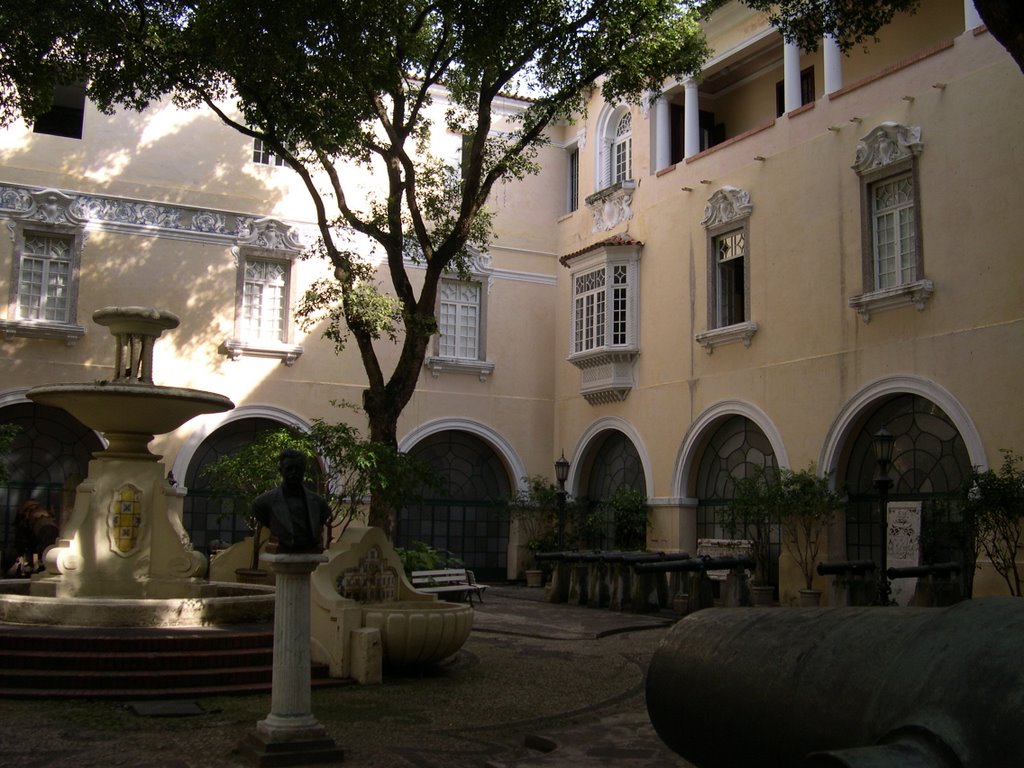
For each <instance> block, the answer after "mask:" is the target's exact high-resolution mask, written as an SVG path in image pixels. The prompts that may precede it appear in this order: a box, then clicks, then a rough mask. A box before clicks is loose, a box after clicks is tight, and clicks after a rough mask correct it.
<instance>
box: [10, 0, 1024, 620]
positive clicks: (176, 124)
mask: <svg viewBox="0 0 1024 768" xmlns="http://www.w3.org/2000/svg"><path fill="white" fill-rule="evenodd" d="M707 34H708V38H709V41H710V42H711V45H712V48H713V49H714V53H713V55H712V58H711V59H710V61H709V62H708V63H707V65H706V67H705V69H704V72H703V73H702V76H701V77H700V78H694V79H692V80H687V81H685V82H674V81H673V82H668V83H665V85H664V88H663V91H662V92H661V93H658V94H651V99H649V100H645V101H644V103H643V104H642V105H628V104H606V103H604V102H603V101H602V100H601V97H600V91H599V90H595V92H594V94H593V96H592V98H591V100H590V103H589V105H588V109H587V112H586V114H585V115H581V116H580V118H579V119H578V120H577V121H575V122H574V123H573V124H566V125H559V126H555V127H553V128H552V131H551V143H550V145H549V146H548V147H546V148H545V149H544V150H542V152H541V155H540V158H539V159H540V164H541V168H542V170H541V172H540V174H539V175H538V176H535V177H531V178H529V179H527V180H525V181H523V182H520V183H515V184H507V185H504V186H502V187H501V188H500V189H499V190H498V191H497V192H496V193H495V195H494V198H493V200H492V205H493V207H494V209H495V211H496V214H497V215H496V232H497V235H498V237H497V238H496V240H495V242H494V244H493V246H492V247H491V248H490V249H489V251H488V252H487V253H484V254H479V256H478V257H477V258H476V259H475V260H474V264H473V268H472V272H473V279H472V280H471V281H469V282H461V281H458V280H456V279H454V278H453V279H452V280H451V281H450V282H449V283H447V284H446V285H445V286H444V287H443V289H442V296H441V299H440V302H439V307H438V313H439V323H440V327H441V329H442V333H441V334H440V336H439V338H438V339H437V341H436V345H435V347H434V350H433V352H432V354H431V355H430V356H429V358H428V360H427V363H426V365H425V367H424V370H423V372H422V375H421V381H420V386H419V388H418V390H417V393H416V395H415V396H414V399H413V401H412V402H411V403H410V405H409V407H408V408H407V410H406V411H405V413H404V415H403V417H402V421H401V424H400V427H399V433H400V435H401V437H400V447H401V448H402V449H403V450H407V451H410V452H412V453H414V454H417V455H419V456H421V457H422V458H425V459H427V460H428V461H430V462H431V463H432V464H433V465H434V466H436V467H438V468H439V469H441V470H442V471H443V474H444V476H445V478H446V480H447V483H448V489H447V493H445V494H439V496H438V498H435V499H427V500H424V501H423V502H422V503H421V504H419V505H417V506H416V507H415V508H413V509H410V510H406V511H405V512H404V513H403V515H402V518H401V519H400V521H399V528H398V533H397V535H398V541H399V543H408V542H411V541H414V540H423V541H428V542H430V543H433V544H435V545H437V546H443V547H445V548H448V549H450V550H452V551H453V552H455V553H456V554H458V555H459V556H460V557H462V559H463V560H464V561H465V562H466V563H467V564H468V565H471V566H474V567H475V568H476V569H477V571H478V576H480V575H481V574H483V575H484V577H485V578H487V577H489V578H502V577H515V576H516V575H517V573H518V571H519V561H520V559H519V557H518V552H517V550H518V544H519V542H518V541H517V539H516V532H515V530H514V526H513V527H511V528H510V526H509V523H508V520H507V519H506V518H505V517H503V513H502V512H501V509H500V503H499V502H500V500H501V499H503V498H506V497H507V496H509V495H510V494H511V493H512V492H514V490H515V489H516V488H517V487H519V486H520V485H521V483H522V481H523V478H524V477H526V476H529V475H535V474H542V475H546V476H549V477H550V476H551V475H552V468H551V465H552V461H553V459H554V458H555V457H557V456H559V455H560V454H561V453H562V452H564V454H565V456H566V458H568V459H569V461H570V465H571V468H570V472H569V479H568V483H567V490H568V491H569V492H570V493H571V494H572V495H573V496H574V497H576V498H578V499H587V500H590V501H595V500H600V499H604V498H607V497H608V496H609V495H611V494H612V493H613V492H614V491H615V490H616V489H618V488H620V487H623V486H626V487H632V488H635V489H636V490H638V491H641V492H642V493H643V494H645V495H646V497H647V498H648V501H649V503H650V505H651V508H652V514H651V518H652V525H651V528H650V530H649V533H648V546H649V547H651V548H656V549H682V550H687V551H690V552H694V551H696V548H697V541H698V539H701V538H715V537H718V536H721V535H722V529H721V525H720V523H719V520H718V517H717V515H716V508H717V507H720V506H721V505H722V504H723V503H725V502H727V501H728V499H729V498H730V495H731V493H732V489H733V484H734V482H735V480H736V479H737V478H740V477H743V476H745V474H747V473H748V472H749V471H750V470H752V469H753V468H755V467H764V466H767V467H792V468H794V469H799V468H804V467H806V466H808V465H810V464H814V465H815V467H816V469H817V471H819V472H827V473H829V476H830V477H831V478H832V479H833V481H834V483H835V485H836V487H837V488H839V489H841V490H842V491H843V493H844V494H846V495H847V497H848V503H847V505H846V507H845V510H844V513H843V514H842V515H841V516H840V519H839V520H838V521H837V522H836V523H835V524H834V525H833V526H832V527H831V529H830V531H829V539H828V555H827V556H828V558H830V559H833V560H845V559H863V558H873V557H877V555H878V553H879V551H880V546H881V533H880V530H879V522H880V513H879V504H878V501H879V499H878V495H877V490H876V489H875V486H874V470H875V465H874V460H873V458H872V451H871V441H872V437H873V435H875V434H876V433H877V432H878V430H879V429H881V428H883V427H884V428H885V429H887V430H888V431H889V432H891V433H892V434H893V435H894V436H895V437H896V443H895V446H896V447H895V455H894V462H893V469H892V472H891V477H892V479H893V481H894V486H893V489H892V492H891V499H892V500H893V501H894V503H898V504H901V505H903V506H904V507H905V508H906V509H908V510H910V513H911V516H912V517H913V520H914V521H916V522H914V525H916V526H917V530H918V534H917V535H919V538H920V541H921V546H922V547H923V548H924V549H923V552H922V553H921V556H922V557H924V558H925V559H928V560H935V559H936V558H939V559H944V558H945V559H948V557H952V556H954V555H955V553H954V552H952V551H950V543H949V541H948V540H947V539H946V538H944V536H943V535H941V532H942V531H943V530H944V521H945V520H946V517H948V514H949V509H950V500H951V498H952V497H953V495H954V494H955V493H956V492H957V490H958V489H959V488H960V486H961V485H962V482H963V479H964V478H965V477H966V475H967V473H968V472H969V471H970V469H971V467H972V466H980V467H983V468H987V467H989V466H997V465H998V464H999V461H1000V459H999V451H1000V450H1001V449H1004V448H1008V449H1016V450H1021V449H1022V442H1024V441H1022V438H1024V429H1022V426H1024V418H1022V416H1021V411H1020V408H1019V407H1015V403H1014V400H1013V397H1012V388H1013V384H1012V382H1013V381H1015V380H1016V379H1017V378H1019V377H1020V374H1021V372H1022V365H1021V360H1022V352H1024V312H1022V309H1024V281H1022V280H1021V269H1020V260H1019V256H1018V254H1017V253H1015V246H1014V243H1016V242H1018V241H1020V240H1021V239H1022V238H1021V237H1020V235H1021V234H1024V233H1022V232H1021V229H1022V228H1024V224H1022V223H1021V221H1020V219H1019V217H1017V216H1015V215H1014V211H1013V201H1014V200H1015V199H1016V195H1015V194H1014V192H1013V189H1014V188H1015V181H1016V178H1015V177H1016V175H1017V169H1019V168H1020V166H1021V157H1020V151H1021V150H1020V148H1019V146H1018V145H1019V142H1018V141H1017V139H1016V137H1017V135H1018V133H1019V128H1018V126H1019V123H1020V121H1021V119H1022V118H1024V78H1022V76H1021V74H1020V72H1019V70H1018V69H1017V67H1016V66H1015V65H1014V63H1013V61H1012V60H1011V59H1010V57H1009V56H1008V55H1007V54H1006V52H1005V51H1004V50H1003V49H1002V48H1001V47H1000V46H999V45H998V43H997V42H996V41H995V40H994V39H992V38H991V36H990V35H989V34H987V32H986V31H985V30H984V28H983V27H982V26H980V20H979V19H978V18H977V16H976V14H975V12H974V9H973V5H972V4H971V2H970V0H930V1H929V2H926V3H924V4H923V7H922V8H921V10H920V11H919V12H918V14H917V15H915V16H913V17H900V18H897V19H896V20H895V21H894V22H893V23H892V24H890V25H889V26H888V27H886V28H884V29H883V30H881V31H880V32H879V35H878V40H877V41H875V42H873V43H871V44H869V45H867V46H865V47H864V48H863V49H860V48H858V49H855V50H853V51H851V52H850V53H849V54H848V55H842V54H840V53H839V52H838V50H837V48H836V47H835V45H834V44H833V43H832V42H831V41H829V40H824V41H823V44H822V45H821V46H820V47H819V50H818V51H816V52H804V51H801V50H799V49H797V48H795V47H793V46H790V45H788V44H786V43H785V42H784V41H783V39H782V37H781V36H780V35H779V33H778V32H777V31H776V30H774V29H772V28H771V27H770V26H769V25H768V24H767V23H766V21H765V20H764V18H763V17H761V16H760V15H758V14H756V13H754V12H752V11H750V10H749V9H747V8H746V7H745V6H742V5H740V4H732V5H729V6H727V7H725V8H723V9H722V10H721V11H719V12H718V13H716V14H715V15H714V16H713V17H712V18H711V19H710V20H709V22H708V23H707ZM59 104H60V105H61V106H63V107H65V108H66V109H67V110H70V111H69V112H66V113H64V114H63V122H62V121H61V120H57V121H56V122H55V126H56V127H54V126H46V125H43V126H39V125H37V127H36V128H37V131H36V132H33V131H31V130H30V129H28V128H26V127H25V126H13V127H12V128H11V129H9V130H7V131H5V132H3V134H2V135H0V216H2V217H3V218H4V219H5V220H6V221H5V223H6V224H7V227H8V230H9V234H10V237H5V238H3V239H2V242H0V293H2V294H4V295H6V296H7V297H8V303H7V309H6V313H5V314H4V315H3V318H2V320H0V332H2V333H3V334H4V336H3V339H4V340H3V344H2V346H0V355H2V356H3V359H4V368H5V375H4V377H3V381H0V422H15V423H19V424H21V425H23V426H26V427H28V428H29V429H26V430H25V431H24V432H23V436H22V437H21V438H19V440H20V441H21V442H20V443H19V444H18V448H17V453H16V463H15V465H14V467H13V468H14V470H15V476H14V478H13V480H12V483H11V484H10V485H9V486H8V488H7V490H6V497H5V499H4V500H3V502H4V503H5V505H6V506H5V507H4V514H5V516H6V517H5V521H6V522H5V523H4V524H5V526H7V528H5V531H6V530H8V529H9V526H10V520H11V518H12V517H13V515H14V513H15V511H16V509H17V507H18V506H19V505H20V504H21V503H22V502H23V501H24V500H25V499H27V498H29V497H35V498H40V499H44V500H45V503H47V504H48V505H49V506H51V507H52V508H55V509H61V508H65V507H66V505H67V497H68V495H69V494H70V493H71V492H72V489H73V488H74V486H75V484H76V483H77V481H78V480H79V479H80V478H81V476H82V474H83V473H84V471H85V466H86V463H87V460H88V456H89V454H90V453H91V452H92V451H93V450H96V449H97V448H98V447H99V445H100V440H99V437H98V436H97V435H95V434H94V433H92V432H91V431H90V430H87V429H84V428H82V427H81V425H76V424H74V423H72V422H73V420H70V421H69V417H67V416H66V414H62V413H59V412H56V413H55V412H50V411H48V410H47V409H43V408H41V407H39V406H35V405H33V404H31V403H30V402H29V401H28V400H27V399H26V398H25V392H26V391H27V390H28V389H30V388H31V387H32V386H35V385H37V384H41V383H49V382H55V381H91V380H95V379H101V378H106V377H108V374H109V369H108V368H107V369H105V368H104V366H106V365H107V363H108V360H109V359H110V355H109V354H108V353H107V347H108V346H109V344H110V341H109V339H108V337H106V334H105V333H100V332H99V331H98V329H97V328H96V326H93V325H92V324H91V323H90V321H89V318H90V316H91V313H92V311H93V310H95V309H97V308H100V307H104V306H109V305H119V304H120V305H126V304H132V305H148V306H156V307H159V308H161V309H168V310H170V311H172V312H175V313H176V314H179V315H180V316H181V318H182V324H181V327H180V328H179V329H178V330H177V331H175V332H174V333H173V334H171V335H168V337H167V339H166V340H162V341H161V342H160V344H159V345H158V346H157V357H158V360H157V366H156V368H157V371H158V383H165V384H173V385H176V386H190V387H196V388H200V389H207V390H212V391H215V392H219V393H222V394H225V395H227V396H228V397H230V398H231V399H232V400H233V401H234V402H235V403H236V408H235V409H234V410H233V411H231V412H230V413H228V414H226V415H224V416H222V417H209V418H200V419H196V420H193V421H192V422H190V423H189V424H186V425H185V426H184V427H182V428H181V429H179V430H178V431H177V432H175V433H173V434H171V435H168V436H165V437H162V438H158V439H157V441H155V443H154V446H153V447H154V450H155V451H156V452H158V453H162V454H164V455H165V457H166V459H165V460H166V461H167V462H168V465H169V466H170V467H171V468H172V471H173V473H174V477H175V478H176V479H177V480H178V482H180V483H181V484H182V485H184V486H185V487H187V488H188V489H189V497H188V502H187V504H186V526H187V527H188V529H189V530H190V532H191V534H192V536H193V539H194V541H195V544H196V546H197V547H198V548H200V549H206V548H208V547H209V546H210V544H211V543H212V541H213V540H214V539H215V538H216V539H221V540H224V539H227V540H234V539H237V537H238V536H240V535H242V533H244V531H243V530H239V528H238V527H237V525H235V524H234V521H231V520H229V521H224V520H221V519H219V510H218V505H217V502H216V501H214V500H211V499H210V498H209V497H208V496H207V495H204V493H203V480H202V468H203V466H204V465H205V464H206V463H208V462H209V461H212V460H213V459H215V458H216V457H217V456H219V455H222V454H223V453H224V452H226V451H230V450H231V449H232V448H233V447H234V446H236V445H238V444H239V442H241V441H244V440H247V439H250V438H251V437H252V436H253V435H254V434H255V433H256V432H257V431H258V430H260V429H263V428H266V427H267V426H269V425H272V424H291V425H295V426H299V427H302V426H304V425H306V424H308V423H309V420H310V419H312V418H316V417H321V418H326V419H335V418H337V411H336V410H335V409H333V407H332V406H331V405H330V401H332V400H346V401H349V402H359V399H360V392H361V389H362V386H363V381H364V375H363V372H362V368H361V366H360V364H359V360H358V357H357V356H356V355H355V354H354V353H348V352H346V353H343V354H341V355H340V356H336V355H335V353H334V351H333V349H332V346H331V345H330V344H329V343H328V342H326V341H324V340H323V339H321V338H320V333H319V330H318V329H316V328H313V329H310V330H308V331H303V330H302V329H300V328H299V327H297V326H296V325H295V323H294V321H293V319H292V317H291V312H292V310H293V308H294V304H295V302H296V300H297V297H298V296H299V295H301V291H302V290H303V289H304V287H305V286H307V285H309V284H310V283H311V282H312V281H313V280H314V279H316V277H318V276H320V275H321V274H322V272H323V270H324V266H323V265H322V264H319V263H317V262H316V261H312V260H303V259H301V258H300V254H301V252H302V249H303V248H304V246H305V244H306V243H307V242H308V240H309V237H310V229H311V227H310V215H309V211H308V207H307V203H306V198H305V195H304V192H303V191H302V190H301V189H299V188H298V185H297V184H296V183H295V181H294V179H293V178H292V175H291V173H290V170H289V169H288V168H286V167H280V166H279V165H277V160H276V158H274V157H273V155H272V153H269V152H266V151H265V148H263V147H262V146H259V145H255V146H254V145H253V144H252V142H251V141H248V140H246V139H244V138H243V137H240V136H238V135H237V134H235V133H233V132H231V131H230V130H229V129H227V128H226V127H223V126H222V125H220V124H219V123H218V122H217V121H216V120H214V119H213V118H212V117H210V116H206V115H204V114H201V113H180V112H177V111H175V110H173V109H171V108H170V107H166V108H156V109H151V110H149V111H147V112H146V113H143V114H141V115H136V114H119V115H115V116H113V117H108V116H104V115H101V114H99V113H98V112H96V111H95V110H94V109H92V108H91V107H90V105H89V104H87V103H85V102H84V101H83V100H82V99H81V96H80V94H78V95H76V93H75V92H74V91H73V89H71V90H70V91H69V92H68V93H66V94H61V100H60V101H59ZM438 106H439V107H440V106H442V105H441V104H440V103H439V105H438ZM507 106H508V109H509V113H510V114H511V113H512V112H514V110H515V109H516V108H517V104H516V103H515V102H511V101H510V102H509V104H508V105H507ZM76 116H77V117H76ZM68 122H70V129H69V128H68V125H67V123H68ZM76 125H77V132H78V136H79V137H78V138H75V137H74V134H75V132H76V130H75V127H76ZM40 127H42V129H44V130H50V131H51V132H50V133H40V132H38V131H39V130H40ZM55 133H58V134H59V135H55ZM438 141H439V142H440V144H439V145H438V146H437V147H436V150H437V151H438V152H439V153H442V154H445V155H448V156H454V155H455V153H457V151H458V147H459V138H458V137H455V136H446V137H439V139H438ZM161 372H162V373H161ZM5 535H6V534H5ZM777 544H778V542H776V545H777ZM607 545H608V546H614V541H611V540H609V541H608V542H607ZM776 549H778V547H777V546H776ZM780 554H781V553H780ZM779 560H780V563H779V573H777V574H775V576H774V578H775V580H776V583H777V584H778V585H779V587H780V589H779V597H780V599H782V600H783V601H784V602H785V601H788V600H789V599H790V598H791V596H792V594H793V593H794V591H795V589H796V588H797V587H798V586H799V584H797V580H796V579H795V578H794V575H793V572H792V568H791V565H790V564H789V563H788V562H787V558H786V556H785V555H784V554H783V555H781V556H780V558H779ZM999 589H1000V585H999V582H998V579H997V578H995V577H994V576H993V575H992V573H991V572H990V571H989V570H988V569H984V570H983V571H982V572H981V573H979V576H978V581H977V586H976V593H981V592H996V591H999Z"/></svg>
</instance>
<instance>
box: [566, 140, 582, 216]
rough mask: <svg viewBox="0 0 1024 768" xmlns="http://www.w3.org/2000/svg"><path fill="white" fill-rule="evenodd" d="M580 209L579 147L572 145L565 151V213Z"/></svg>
mask: <svg viewBox="0 0 1024 768" xmlns="http://www.w3.org/2000/svg"><path fill="white" fill-rule="evenodd" d="M579 207H580V146H579V144H572V145H570V146H568V147H566V150H565V212H566V213H575V212H576V211H578V210H579Z"/></svg>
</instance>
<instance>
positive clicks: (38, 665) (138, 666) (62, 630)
mask: <svg viewBox="0 0 1024 768" xmlns="http://www.w3.org/2000/svg"><path fill="white" fill-rule="evenodd" d="M273 642H274V637H273V631H272V629H271V628H270V627H269V626H266V625H253V626H245V627H230V628H188V629H178V628H175V629H161V628H154V629H149V628H125V629H111V628H102V629H95V628H85V627H52V628H51V627H39V626H27V625H12V624H0V696H19V697H24V696H30V697H60V696H72V697H102V698H119V699H124V698H129V699H130V698H154V697H185V696H188V697H198V696H215V695H225V694H235V693H256V692H267V691H269V690H270V688H271V680H272V676H273ZM327 672H328V669H327V667H326V665H321V664H314V665H313V667H312V669H311V679H312V684H313V685H315V686H325V685H336V684H338V683H340V682H341V681H338V680H333V679H331V678H329V677H328V675H327Z"/></svg>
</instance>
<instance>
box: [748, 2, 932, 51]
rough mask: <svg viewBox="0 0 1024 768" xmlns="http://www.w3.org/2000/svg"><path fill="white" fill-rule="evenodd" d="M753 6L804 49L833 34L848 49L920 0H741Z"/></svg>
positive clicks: (913, 10) (814, 46) (814, 45)
mask: <svg viewBox="0 0 1024 768" xmlns="http://www.w3.org/2000/svg"><path fill="white" fill-rule="evenodd" d="M744 2H745V3H746V4H747V5H749V6H750V7H751V8H754V9H755V10H758V11H762V12H764V13H767V14H768V18H769V20H770V21H771V22H772V24H773V25H774V26H775V27H777V28H778V29H779V30H780V31H781V32H782V34H783V36H784V37H785V38H786V40H789V41H791V42H795V43H799V45H800V47H801V48H803V49H804V50H807V51H816V50H818V46H819V45H821V38H822V36H823V35H825V34H828V35H831V36H832V37H833V38H835V40H836V42H837V43H838V44H839V49H840V50H842V51H849V50H850V49H851V48H853V46H855V45H860V44H862V43H863V42H864V41H865V40H867V39H869V38H871V39H877V38H876V37H875V33H876V32H878V30H879V29H881V28H882V27H883V26H885V25H886V24H888V23H889V22H890V21H892V19H893V17H894V16H896V14H898V13H909V14H913V13H914V12H915V11H917V8H918V6H920V5H921V0H858V1H857V2H852V3H851V2H845V1H844V2H840V1H839V0H831V2H808V1H807V0H789V1H788V2H785V1H784V2H778V0H744Z"/></svg>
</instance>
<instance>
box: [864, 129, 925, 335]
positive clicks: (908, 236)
mask: <svg viewBox="0 0 1024 768" xmlns="http://www.w3.org/2000/svg"><path fill="white" fill-rule="evenodd" d="M923 146H924V145H923V144H922V143H921V129H920V128H919V127H917V126H906V125H901V124H899V123H882V124H880V125H879V126H877V127H876V128H874V129H872V130H871V131H870V132H869V133H868V134H867V135H866V136H864V137H863V138H862V139H861V141H860V143H859V144H858V145H857V154H856V162H855V163H854V165H853V169H854V170H855V171H856V172H857V175H858V176H859V177H860V198H861V199H860V203H861V279H862V291H863V292H862V293H860V294H859V295H857V296H852V297H850V299H849V305H850V307H852V308H853V309H855V310H856V311H857V312H858V313H859V314H860V316H861V317H862V318H863V319H864V321H865V322H870V320H871V314H872V313H873V312H880V311H885V310H889V309H896V308H899V307H905V306H914V307H916V308H917V310H918V311H922V310H923V309H924V308H925V306H926V305H927V303H928V300H929V299H930V298H931V296H932V294H933V293H934V290H935V287H934V285H933V284H932V281H931V280H928V279H926V278H925V276H924V274H925V272H924V243H923V239H922V227H921V196H920V190H921V184H920V178H919V170H918V157H919V156H920V154H921V150H922V148H923ZM900 183H903V184H908V183H909V185H910V191H909V195H908V198H909V200H905V201H904V202H902V203H901V204H899V205H897V206H892V207H889V208H886V209H885V210H882V211H880V210H878V209H877V207H876V205H875V199H876V196H877V193H878V191H879V190H880V189H883V188H884V187H886V186H888V185H891V184H900ZM908 219H909V221H908ZM883 221H888V222H891V229H892V230H893V231H894V232H895V233H896V240H895V241H893V240H891V239H889V238H887V239H886V241H885V242H886V244H891V243H895V245H896V250H895V252H894V253H892V258H893V260H894V262H895V264H894V270H888V269H887V270H885V271H884V272H883V271H882V269H881V262H882V260H883V254H882V253H881V249H882V245H883V244H882V243H881V242H880V240H879V235H880V223H881V222H883ZM901 242H902V243H903V244H904V245H901ZM907 243H909V245H906V244H907ZM889 274H891V275H892V276H893V279H892V280H887V279H886V277H885V276H886V275H889Z"/></svg>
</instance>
